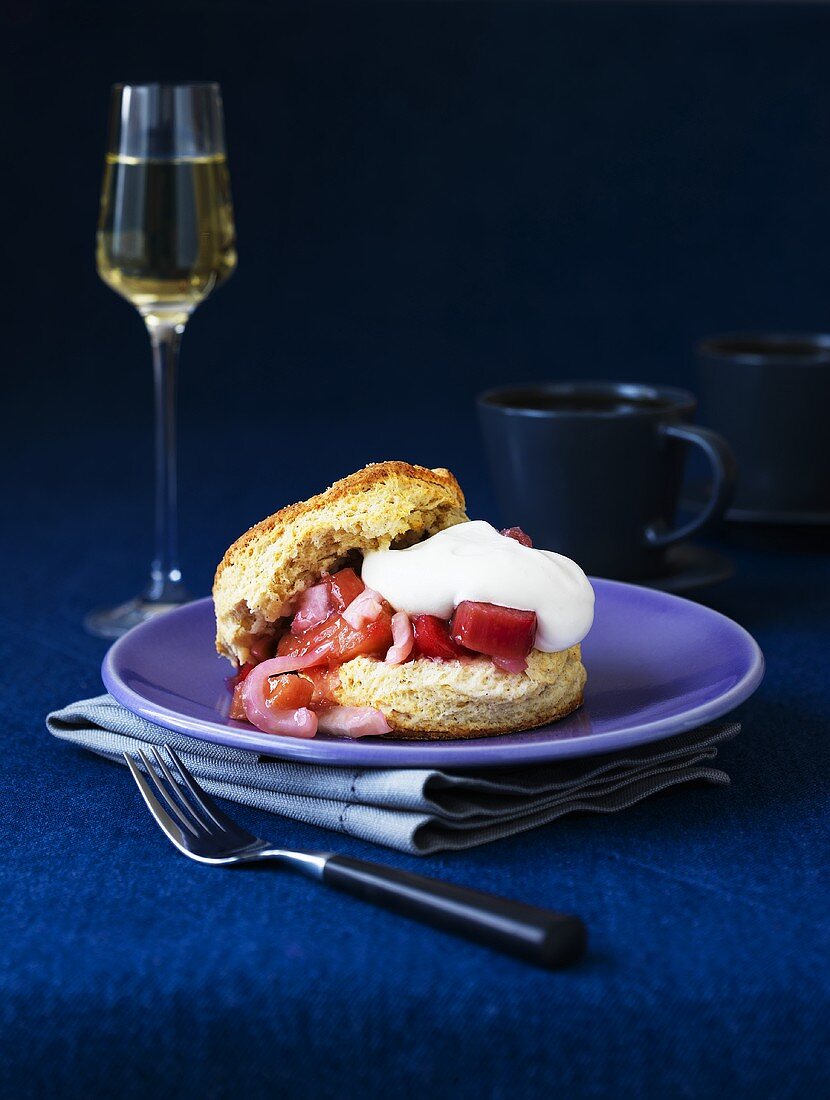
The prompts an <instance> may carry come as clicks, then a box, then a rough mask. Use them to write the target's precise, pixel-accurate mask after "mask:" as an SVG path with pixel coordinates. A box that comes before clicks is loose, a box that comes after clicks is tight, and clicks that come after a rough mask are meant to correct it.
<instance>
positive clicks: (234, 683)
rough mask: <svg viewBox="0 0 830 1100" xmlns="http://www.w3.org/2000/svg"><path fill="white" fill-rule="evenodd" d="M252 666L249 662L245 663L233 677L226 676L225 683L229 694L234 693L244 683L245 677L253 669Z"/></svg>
mask: <svg viewBox="0 0 830 1100" xmlns="http://www.w3.org/2000/svg"><path fill="white" fill-rule="evenodd" d="M253 667H254V666H253V664H252V663H251V662H250V661H246V662H245V664H244V665H242V667H241V668H240V669H238V670H237V671H236V673H235V674H234V675H233V676H226V677H225V683H226V684H227V685H228V691H229V692H231V694H234V693H235V692H236V689H237V687H238V686H239V685H240V684H241V683H242V682H243V681H244V679H245V677H246V676H247V675H248V673H249V672H251V670H252V669H253Z"/></svg>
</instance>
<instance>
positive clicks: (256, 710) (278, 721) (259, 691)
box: [240, 660, 317, 738]
mask: <svg viewBox="0 0 830 1100" xmlns="http://www.w3.org/2000/svg"><path fill="white" fill-rule="evenodd" d="M277 663H278V662H277V661H276V660H271V661H263V662H262V664H259V665H257V666H256V668H255V669H254V670H253V672H251V674H250V675H249V676H248V677H247V678H246V680H245V683H244V684H243V685H242V687H241V689H240V691H241V696H242V703H243V706H244V708H245V717H246V718H247V719H248V721H249V722H250V723H251V725H252V726H256V727H257V729H260V730H262V731H263V733H276V734H282V735H283V736H286V737H305V738H308V737H313V736H314V734H315V733H316V732H317V715H316V714H315V713H314V711H313V710H309V709H308V707H296V708H286V707H279V706H274V705H273V703H272V700H271V697H270V685H269V675H270V674H271V672H272V671H273V666H274V665H275V664H277ZM293 678H294V679H297V680H299V677H293ZM285 690H286V689H285V688H283V687H278V688H277V689H276V692H275V695H274V700H279V699H280V698H284V697H285V696H284V692H285ZM291 690H296V689H291ZM301 690H303V691H304V692H305V693H306V694H307V693H308V684H307V683H306V681H303V682H302V684H301Z"/></svg>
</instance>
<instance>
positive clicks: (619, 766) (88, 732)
mask: <svg viewBox="0 0 830 1100" xmlns="http://www.w3.org/2000/svg"><path fill="white" fill-rule="evenodd" d="M46 725H47V727H48V729H49V731H50V732H51V733H53V734H54V735H55V737H60V738H61V739H62V740H64V741H72V742H74V743H75V744H76V745H81V746H82V747H83V748H86V749H91V750H92V752H95V753H98V754H99V755H100V756H106V757H108V758H109V759H110V760H116V761H118V762H119V763H124V759H123V757H122V755H121V754H122V753H123V752H130V753H133V754H135V753H136V752H137V750H138V749H140V748H144V749H146V748H147V747H148V746H149V745H172V746H173V748H174V749H175V750H176V752H177V753H179V755H180V756H181V758H182V760H183V761H184V763H185V764H186V765H187V767H188V768H189V769H190V770H191V771H192V772H193V774H194V775H195V776H196V777H197V779H198V780H199V782H200V783H201V784H202V786H203V787H204V788H205V790H206V791H208V792H209V793H210V794H212V795H217V796H218V797H220V798H228V799H230V800H231V801H233V802H239V803H241V804H242V805H244V806H256V807H258V808H259V809H262V810H270V811H271V812H272V813H277V814H282V815H283V816H285V817H292V818H294V819H296V820H297V821H305V822H308V823H309V824H312V825H319V826H322V827H323V828H325V829H334V830H336V831H337V832H339V833H346V834H347V835H348V836H355V837H360V839H361V840H370V841H373V842H374V843H375V844H385V845H387V847H389V848H397V849H398V850H399V851H401V852H408V853H410V854H411V855H421V856H422V855H429V854H431V853H432V852H440V851H442V850H445V849H461V848H472V847H474V846H475V845H477V844H486V843H488V841H491V840H498V839H499V838H500V837H503V836H510V835H512V834H513V833H520V832H523V831H524V830H525V829H533V828H535V827H536V826H537V825H546V824H547V823H548V822H549V821H554V820H555V819H556V818H558V817H561V816H562V815H563V814H568V813H573V812H574V811H576V810H586V811H589V812H592V813H602V814H607V813H614V812H616V811H617V810H624V809H626V808H627V807H628V806H633V805H634V803H635V802H640V801H641V800H642V799H644V798H647V797H648V796H649V795H651V794H655V793H656V792H657V791H662V790H664V789H665V788H666V787H673V786H675V785H676V784H678V783H688V782H690V781H691V780H705V781H706V782H707V783H715V784H719V785H722V786H723V785H726V784H728V783H729V776H728V775H727V774H726V773H725V772H723V771H720V770H719V769H717V768H712V767H709V766H708V765H709V763H710V762H711V761H712V760H714V758H715V756H716V755H717V751H718V750H717V747H716V746H717V745H718V744H720V742H722V741H727V740H729V739H730V738H732V737H735V736H736V734H737V733H738V732H739V731H740V728H741V727H740V725H738V723H736V722H721V723H715V724H713V725H709V726H703V727H701V728H700V729H696V730H689V731H688V732H686V733H682V734H679V735H677V736H676V737H672V738H669V739H667V740H665V741H659V742H657V743H656V744H652V745H642V746H640V747H639V748H634V749H628V750H626V751H625V752H618V753H613V754H609V755H607V756H589V757H585V758H583V759H580V760H562V761H560V762H557V763H552V764H531V765H523V766H520V767H513V768H484V769H476V770H467V769H465V770H463V771H458V770H455V769H454V770H453V771H444V770H442V769H441V770H439V769H438V768H341V767H332V766H330V765H320V764H297V763H292V762H287V761H280V760H273V759H271V758H270V757H267V756H257V755H256V754H255V753H252V752H249V751H248V750H246V749H234V748H230V747H229V746H227V745H215V744H213V743H211V742H208V741H199V740H197V739H196V738H193V737H188V736H186V735H185V734H182V733H174V732H173V731H172V730H167V729H164V728H163V727H162V726H157V725H154V724H153V723H152V722H147V721H145V720H144V719H143V718H139V717H138V716H137V715H135V714H132V713H131V712H130V711H128V710H125V708H124V707H122V706H121V705H120V704H119V703H117V702H116V701H115V700H114V699H113V698H112V696H110V695H99V696H97V697H96V698H94V699H82V700H81V701H79V702H77V703H72V704H71V705H70V706H68V707H65V708H64V709H63V710H56V711H53V712H52V713H51V714H50V715H48V716H47V719H46ZM275 839H276V838H275Z"/></svg>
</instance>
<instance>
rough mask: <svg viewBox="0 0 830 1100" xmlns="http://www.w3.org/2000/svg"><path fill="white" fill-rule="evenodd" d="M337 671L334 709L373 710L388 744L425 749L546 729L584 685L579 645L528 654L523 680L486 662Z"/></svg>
mask: <svg viewBox="0 0 830 1100" xmlns="http://www.w3.org/2000/svg"><path fill="white" fill-rule="evenodd" d="M338 671H339V685H338V686H337V687H335V688H334V690H333V694H334V696H335V698H336V699H337V701H338V703H340V704H341V705H343V706H367V707H377V708H378V709H379V710H381V711H382V712H383V714H384V716H385V717H386V720H387V722H388V723H389V724H390V726H392V733H390V734H387V735H386V736H388V737H390V738H391V737H394V738H404V739H407V740H427V741H428V740H438V739H441V740H445V739H455V738H463V737H488V736H491V735H494V734H499V733H518V732H519V731H521V730H526V729H533V728H534V727H536V726H543V725H546V724H547V723H548V722H553V721H554V720H555V719H557V718H564V716H565V715H566V714H570V713H571V711H573V710H576V708H577V707H578V706H580V705H581V703H582V693H583V689H584V687H585V680H586V673H585V667H584V666H583V664H582V659H581V649H580V646H579V645H575V646H571V648H570V649H566V650H563V651H562V652H559V653H542V652H540V651H539V650H536V649H534V650H532V651H531V653H530V655H529V657H528V662H527V672H525V673H522V674H517V673H510V672H503V671H502V670H501V669H499V668H497V667H496V666H495V665H494V664H493V662H492V661H491V660H490V659H489V658H486V657H482V658H473V659H464V660H458V661H433V660H428V659H425V658H419V659H417V660H415V661H407V662H406V663H405V664H402V665H387V664H385V663H384V662H383V661H380V660H378V659H377V658H373V657H355V658H354V660H351V661H348V662H347V663H346V664H344V665H341V666H340V668H339V670H338Z"/></svg>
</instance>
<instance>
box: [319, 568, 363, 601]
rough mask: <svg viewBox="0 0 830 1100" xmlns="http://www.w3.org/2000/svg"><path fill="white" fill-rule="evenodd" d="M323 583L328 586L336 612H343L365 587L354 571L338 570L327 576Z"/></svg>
mask: <svg viewBox="0 0 830 1100" xmlns="http://www.w3.org/2000/svg"><path fill="white" fill-rule="evenodd" d="M324 583H325V584H326V585H327V586H328V589H329V592H330V593H331V600H332V603H333V604H334V607H335V609H336V610H337V611H345V610H346V608H347V607H348V606H349V604H350V603H352V601H353V600H355V599H357V597H358V596H359V595H360V593H361V592H362V591H363V589H364V588H365V587H366V586H365V584H364V583H363V581H362V580H361V579H360V577H358V575H357V573H355V571H354V569H340V570H339V571H338V572H337V573H332V574H330V575H327V576H326V577H324Z"/></svg>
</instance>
